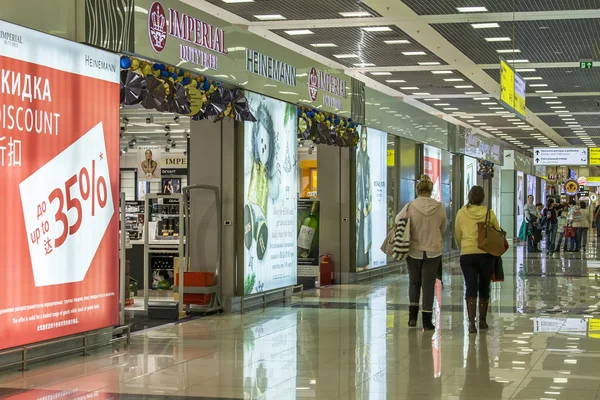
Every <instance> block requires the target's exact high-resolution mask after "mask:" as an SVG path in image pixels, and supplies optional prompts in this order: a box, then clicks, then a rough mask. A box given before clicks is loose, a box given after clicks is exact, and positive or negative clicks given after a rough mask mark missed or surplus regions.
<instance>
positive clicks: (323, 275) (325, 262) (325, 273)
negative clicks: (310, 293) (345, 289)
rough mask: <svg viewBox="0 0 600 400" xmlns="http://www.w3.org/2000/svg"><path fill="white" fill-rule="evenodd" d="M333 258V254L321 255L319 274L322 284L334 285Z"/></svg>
mask: <svg viewBox="0 0 600 400" xmlns="http://www.w3.org/2000/svg"><path fill="white" fill-rule="evenodd" d="M333 270H334V268H333V260H332V259H331V254H325V255H324V256H321V263H320V264H319V275H320V284H321V286H327V285H333Z"/></svg>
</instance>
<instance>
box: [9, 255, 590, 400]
mask: <svg viewBox="0 0 600 400" xmlns="http://www.w3.org/2000/svg"><path fill="white" fill-rule="evenodd" d="M504 265H505V270H506V274H507V276H506V281H505V282H504V283H502V284H498V283H496V284H493V289H492V305H491V318H490V321H491V324H490V325H491V327H490V330H489V331H487V332H486V333H482V334H479V335H468V334H465V329H466V327H465V314H464V310H463V280H462V275H461V273H460V268H459V267H458V264H457V262H456V261H455V262H453V263H450V264H447V265H445V274H444V288H443V289H442V287H441V286H438V289H437V293H436V296H437V309H436V317H435V319H436V325H437V326H438V330H437V331H436V332H435V333H423V331H422V330H420V329H412V330H410V329H408V328H407V314H408V312H407V308H408V307H407V276H406V275H405V274H400V275H394V276H389V277H387V278H385V279H380V280H376V281H372V282H370V283H361V284H358V285H344V286H333V287H329V288H324V289H322V290H320V291H317V292H315V293H309V294H308V295H306V296H305V297H304V300H303V301H301V299H300V298H299V297H297V298H294V301H293V303H292V304H291V305H290V304H288V305H287V306H273V307H270V308H268V309H267V310H265V311H263V310H257V311H253V312H249V313H247V314H244V315H239V314H236V315H227V316H214V317H210V318H204V319H198V320H194V321H190V322H187V323H184V324H178V325H170V326H167V327H164V328H161V329H155V330H151V331H147V332H141V333H140V334H138V335H136V336H134V337H133V339H132V345H131V346H130V347H129V348H128V349H124V348H123V347H122V346H115V347H114V348H113V349H110V348H104V349H100V350H96V351H95V352H94V353H93V355H92V356H90V357H86V358H83V357H79V356H77V357H71V358H64V359H61V360H58V361H56V360H55V361H53V362H49V363H47V364H43V365H33V366H32V369H31V370H30V371H27V372H24V373H22V372H15V371H2V372H0V398H9V399H19V400H20V399H86V398H89V399H180V398H184V397H185V398H195V399H213V398H225V399H276V400H280V399H281V400H286V399H297V398H306V399H344V400H352V399H361V400H367V399H369V400H379V399H381V400H383V399H411V400H438V399H440V400H442V399H444V400H446V399H448V400H450V399H453V400H458V399H490V400H491V399H498V400H499V399H535V400H548V399H556V400H560V399H569V400H588V399H590V400H591V399H600V396H599V389H600V309H599V308H598V307H599V306H600V298H599V296H600V278H599V277H595V276H594V274H595V272H598V273H599V274H600V261H596V252H595V251H594V250H593V251H592V252H591V253H590V254H589V255H588V256H585V257H583V258H582V256H581V255H574V254H568V255H567V256H566V257H565V258H563V259H560V258H558V257H557V258H545V257H542V256H540V255H536V256H535V257H534V258H532V259H528V258H526V257H525V256H524V253H523V248H522V247H518V248H516V249H513V250H511V251H510V252H509V253H508V254H507V255H506V256H505V257H504ZM419 325H420V324H419Z"/></svg>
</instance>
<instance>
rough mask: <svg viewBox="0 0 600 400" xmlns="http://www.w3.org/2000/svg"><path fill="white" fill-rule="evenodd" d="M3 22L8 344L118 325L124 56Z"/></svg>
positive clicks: (1, 329)
mask: <svg viewBox="0 0 600 400" xmlns="http://www.w3.org/2000/svg"><path fill="white" fill-rule="evenodd" d="M0 31H2V32H3V36H2V39H3V40H2V41H0V187H2V188H3V189H4V190H3V194H2V196H0V219H1V220H2V221H3V222H4V227H5V228H4V230H3V231H2V232H3V233H2V237H1V242H0V243H1V246H2V251H0V271H1V276H3V277H4V286H3V290H0V337H1V338H2V342H0V349H4V348H9V347H14V346H18V345H22V344H27V343H32V342H38V341H42V340H47V339H52V338H55V337H59V336H65V335H70V334H74V333H79V332H83V331H88V330H93V329H98V328H103V327H106V326H111V325H115V324H117V323H118V302H119V299H118V293H119V290H118V285H119V281H118V275H119V274H118V271H119V269H118V268H119V263H118V246H119V245H118V229H119V228H118V212H117V210H118V201H119V200H118V191H119V133H118V131H119V84H118V73H119V67H118V63H119V58H118V56H116V55H113V54H109V53H106V52H103V51H100V50H97V49H92V48H89V47H86V46H82V45H79V44H76V43H72V42H68V41H65V40H62V39H58V38H54V37H51V36H48V35H44V34H41V33H38V32H33V31H30V30H27V29H25V28H22V27H18V26H15V25H12V24H8V23H4V22H0Z"/></svg>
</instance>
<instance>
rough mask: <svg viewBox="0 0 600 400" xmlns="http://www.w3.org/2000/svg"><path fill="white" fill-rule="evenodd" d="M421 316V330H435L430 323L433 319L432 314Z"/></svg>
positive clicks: (424, 313)
mask: <svg viewBox="0 0 600 400" xmlns="http://www.w3.org/2000/svg"><path fill="white" fill-rule="evenodd" d="M421 316H422V317H423V330H425V331H432V330H434V329H435V325H433V322H432V321H431V320H432V319H433V313H432V312H422V313H421Z"/></svg>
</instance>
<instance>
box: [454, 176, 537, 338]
mask: <svg viewBox="0 0 600 400" xmlns="http://www.w3.org/2000/svg"><path fill="white" fill-rule="evenodd" d="M484 201H485V193H484V191H483V188H482V187H481V186H473V187H472V188H471V190H470V191H469V202H468V203H467V205H466V206H464V207H463V208H461V209H460V210H459V211H458V214H457V216H456V227H455V230H454V237H455V239H456V244H457V245H458V247H459V248H460V268H461V269H462V272H463V275H464V278H465V287H466V290H465V300H466V303H467V314H468V316H469V333H477V327H476V325H475V317H476V314H477V297H478V296H479V329H488V324H487V312H488V306H489V303H490V283H491V282H492V272H493V269H494V264H495V261H496V260H495V258H494V256H493V255H491V254H488V253H486V252H485V251H483V250H480V249H479V247H478V244H479V240H478V239H479V230H478V227H477V223H478V222H485V220H486V215H487V213H488V212H489V222H490V224H491V225H492V226H493V227H494V228H495V229H496V230H500V225H499V224H498V219H497V218H496V215H495V214H494V211H493V210H491V209H488V208H487V207H486V206H484ZM531 205H532V206H533V198H532V199H531ZM533 207H534V208H535V206H533Z"/></svg>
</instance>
